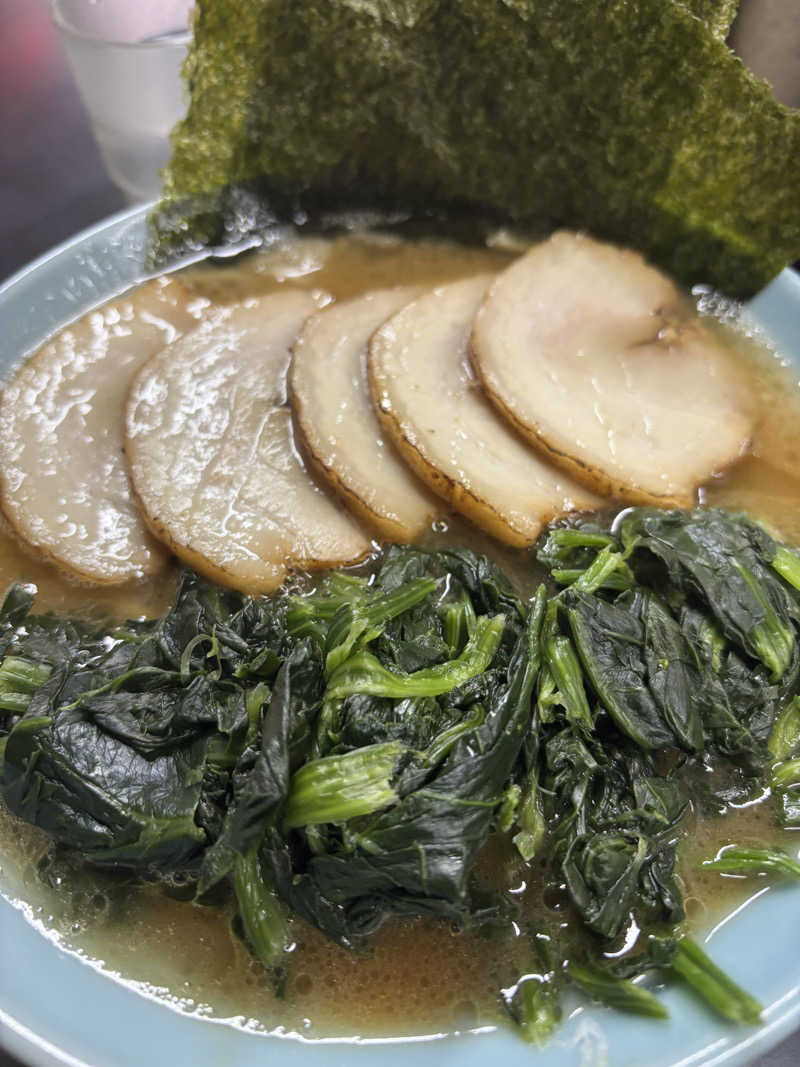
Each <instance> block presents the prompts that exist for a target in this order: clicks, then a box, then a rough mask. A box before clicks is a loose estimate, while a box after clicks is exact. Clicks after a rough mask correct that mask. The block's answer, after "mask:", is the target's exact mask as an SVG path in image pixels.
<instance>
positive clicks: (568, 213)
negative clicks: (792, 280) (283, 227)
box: [154, 0, 800, 296]
mask: <svg viewBox="0 0 800 1067" xmlns="http://www.w3.org/2000/svg"><path fill="white" fill-rule="evenodd" d="M734 8H735V4H734V3H732V2H730V0H722V2H714V0H683V2H681V0H594V2H592V3H587V2H586V0H200V2H199V4H198V6H197V11H196V16H195V35H194V45H193V48H192V51H191V53H190V56H189V59H188V61H187V66H186V76H187V79H188V85H189V89H190V105H189V110H188V113H187V115H186V118H185V119H184V121H183V122H182V123H180V124H179V125H178V127H177V128H176V130H175V131H174V134H173V155H172V159H171V161H170V163H169V166H168V167H167V170H166V172H165V185H164V192H165V200H164V201H163V202H162V204H161V205H160V208H159V210H158V211H157V212H156V213H155V215H154V235H155V242H154V248H155V249H156V251H157V252H159V251H160V252H161V253H162V254H164V253H166V252H174V251H175V250H176V249H179V248H180V247H181V246H182V245H185V244H187V243H190V242H196V243H210V244H219V243H224V242H225V241H228V240H233V241H236V240H239V239H241V238H242V237H243V236H245V235H246V234H247V233H248V232H252V231H254V230H257V229H258V228H259V227H260V226H262V225H263V224H264V221H265V220H269V219H270V218H271V217H272V215H271V214H270V212H271V211H274V212H275V213H277V214H278V215H286V214H291V212H292V211H293V210H297V209H298V208H302V209H303V210H306V211H308V210H310V209H311V208H317V207H323V208H324V207H328V208H333V207H335V208H343V207H348V206H349V207H364V206H367V205H373V206H374V205H381V206H383V207H385V208H391V209H397V208H402V209H404V210H408V211H409V212H410V213H412V214H414V213H418V214H419V213H425V212H431V211H435V210H438V209H442V210H443V211H444V212H445V213H447V212H456V213H458V212H460V213H461V214H462V216H463V215H464V214H465V213H466V214H467V215H468V216H472V217H474V218H484V219H485V218H489V219H492V220H496V221H503V222H512V223H514V224H516V225H517V226H518V227H519V228H520V229H522V230H523V231H525V232H528V233H530V234H532V235H536V234H542V233H546V232H548V231H550V230H551V229H553V228H554V227H557V226H567V227H571V228H576V229H586V230H588V231H590V232H592V233H594V234H595V235H596V236H598V237H601V238H607V239H611V240H615V241H618V242H620V243H623V244H626V245H630V246H633V247H636V248H638V249H639V250H640V251H642V252H643V253H645V254H646V255H647V256H648V257H649V258H650V259H651V260H653V261H654V262H656V263H657V264H659V265H660V266H662V267H663V268H665V269H666V270H668V271H669V272H671V273H672V274H674V275H675V276H677V277H678V278H679V279H681V280H682V281H683V282H685V283H687V284H692V283H695V282H705V283H711V284H713V285H715V286H716V287H718V288H720V289H721V290H723V291H724V292H727V293H729V294H730V295H735V296H747V295H749V294H751V293H752V292H754V291H756V290H757V289H759V288H761V287H762V286H763V285H764V284H765V283H766V282H768V281H769V280H770V279H771V278H772V277H773V276H774V275H775V274H777V273H778V272H779V271H780V270H781V268H782V267H783V266H785V264H786V263H787V262H790V261H791V260H793V259H795V258H796V257H797V256H798V255H800V196H798V193H797V178H796V165H797V160H798V159H800V112H798V111H792V110H790V109H787V108H785V107H783V106H782V105H781V104H779V103H778V102H777V101H776V100H775V98H774V96H773V94H772V92H771V90H770V89H769V87H768V86H767V85H766V83H764V82H762V81H759V80H758V79H756V78H755V77H754V76H753V75H751V74H750V73H749V72H748V71H747V70H746V69H745V67H744V66H743V65H742V63H741V62H740V61H739V60H738V59H737V58H736V57H735V56H734V55H733V54H732V53H731V51H730V50H729V49H728V47H727V45H726V44H725V42H724V40H723V36H722V35H723V34H724V32H725V30H726V28H727V26H728V23H729V22H730V20H731V18H732V14H733V11H734ZM264 205H268V208H269V210H266V209H265V207H264Z"/></svg>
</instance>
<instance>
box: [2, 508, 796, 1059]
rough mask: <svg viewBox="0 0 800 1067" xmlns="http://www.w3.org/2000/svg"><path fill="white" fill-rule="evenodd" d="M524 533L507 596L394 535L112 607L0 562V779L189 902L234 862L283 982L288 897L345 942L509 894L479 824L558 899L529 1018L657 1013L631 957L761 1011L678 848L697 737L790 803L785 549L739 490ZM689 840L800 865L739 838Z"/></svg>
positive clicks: (84, 845) (104, 860)
mask: <svg viewBox="0 0 800 1067" xmlns="http://www.w3.org/2000/svg"><path fill="white" fill-rule="evenodd" d="M536 556H537V559H538V565H539V566H541V567H542V568H543V572H542V577H543V579H544V581H543V583H542V584H541V585H540V586H539V589H538V591H537V593H536V595H535V596H534V597H533V598H532V599H531V601H530V602H529V603H527V604H526V603H523V602H522V601H520V600H519V598H517V597H516V596H515V595H514V592H513V591H512V589H511V587H510V585H509V583H508V582H507V580H506V579H505V577H504V576H503V575H502V573H501V572H500V571H499V570H498V569H497V567H495V566H494V565H493V564H492V563H491V562H490V561H489V560H487V559H485V558H483V557H480V556H477V555H474V554H473V553H471V552H467V551H439V552H424V551H421V550H417V549H413V548H397V547H395V548H391V549H390V550H389V551H388V552H387V553H386V554H385V556H384V558H383V560H382V561H381V563H380V565H379V566H378V567H377V569H375V571H374V573H372V574H370V575H369V576H360V575H354V574H342V573H335V574H331V575H330V576H328V578H326V579H325V580H324V581H323V582H322V583H321V584H320V585H319V586H318V587H316V588H311V589H306V590H303V591H301V592H296V593H295V594H294V595H285V594H281V595H278V596H276V597H273V598H249V597H244V596H241V595H239V594H237V593H232V592H230V591H227V590H222V589H220V588H218V587H216V586H214V585H212V584H211V583H209V582H206V581H204V580H202V579H200V578H199V577H197V576H196V575H194V574H191V573H189V572H186V573H184V574H183V575H182V577H181V579H180V582H179V585H178V589H177V592H176V596H175V600H174V603H173V605H172V607H171V609H170V610H169V611H168V612H167V614H166V615H165V616H164V617H163V618H162V619H159V620H154V621H149V622H127V623H124V624H121V625H120V624H115V625H109V624H107V623H103V622H102V621H98V620H89V619H63V618H59V617H56V616H50V615H37V614H35V613H34V610H33V608H34V591H33V590H32V589H30V588H28V587H22V586H18V587H15V588H14V589H12V590H11V592H10V593H9V594H8V596H7V597H6V600H5V602H4V604H3V607H2V609H0V642H1V643H0V650H1V651H2V657H3V658H2V661H0V787H1V788H2V795H3V799H4V802H5V804H6V805H7V806H8V807H9V808H10V810H11V811H12V812H14V813H15V814H17V815H19V816H20V817H22V818H23V819H26V820H27V821H29V822H31V823H34V824H35V825H37V826H40V827H42V828H43V829H45V830H47V831H48V832H49V833H50V834H51V835H52V837H53V838H54V840H55V841H56V842H57V844H58V846H59V848H60V849H62V851H66V852H70V851H71V854H73V855H75V856H81V857H82V858H83V860H84V861H85V862H87V863H89V864H91V865H95V866H102V867H106V868H115V869H121V870H126V871H128V872H129V876H130V877H133V878H136V877H141V878H147V879H151V878H152V877H153V875H154V874H160V875H166V876H169V877H174V876H180V877H181V878H183V879H186V878H188V880H189V883H190V885H191V886H192V887H193V890H194V893H195V897H196V899H197V900H198V901H200V902H207V903H208V902H211V901H213V900H214V899H216V898H217V896H218V895H219V892H220V888H221V887H224V886H228V887H229V889H230V892H231V894H232V898H233V900H234V901H235V904H236V908H237V911H238V915H239V920H240V928H241V931H242V932H243V935H244V937H245V938H246V940H247V942H248V944H249V945H250V947H251V949H252V951H253V952H254V954H255V955H256V956H257V957H258V958H259V959H260V960H261V962H262V963H263V964H264V966H265V967H267V968H270V969H271V971H272V972H273V974H274V975H275V977H276V980H277V979H278V978H279V977H280V976H281V974H282V971H283V968H282V960H283V959H285V958H286V957H285V954H284V949H285V947H286V945H287V942H288V940H289V927H288V925H287V924H288V921H289V919H290V917H291V916H292V915H299V916H302V917H303V918H304V919H306V920H307V921H308V922H310V923H311V924H312V925H314V926H316V927H317V928H318V929H320V930H321V931H322V932H323V933H325V934H326V935H327V936H328V937H330V938H332V939H334V940H335V941H337V942H339V943H340V944H343V945H346V946H355V945H358V944H359V943H361V942H362V940H363V939H364V937H365V936H367V935H369V934H370V933H372V932H373V931H374V930H376V929H377V928H378V927H379V926H380V925H381V924H382V923H384V922H386V921H387V920H389V919H392V918H402V917H406V916H413V915H428V916H434V917H437V918H439V919H444V920H446V921H447V922H450V923H454V924H457V925H458V926H459V927H461V928H463V927H478V926H484V927H486V928H487V929H489V928H490V927H491V926H492V924H501V923H507V922H508V921H509V920H510V917H511V912H512V911H513V906H514V905H513V902H512V901H511V898H510V897H508V896H505V895H503V894H501V893H497V892H494V891H492V892H490V891H489V890H487V889H486V887H485V884H484V883H483V881H482V879H481V876H480V873H479V869H478V868H479V865H478V864H477V863H476V860H477V859H478V857H479V854H480V853H481V852H482V850H483V849H484V848H485V847H487V843H489V842H490V839H491V838H492V837H493V835H494V838H495V839H496V840H499V839H505V840H508V841H509V842H510V843H509V846H508V847H509V849H511V852H512V854H513V855H515V856H516V857H517V858H516V860H515V861H513V862H515V863H517V864H522V865H523V867H524V868H526V869H528V868H530V869H531V870H532V869H533V868H534V867H536V868H537V869H539V870H545V871H546V876H545V883H546V885H547V886H550V887H551V888H552V887H557V888H558V892H560V893H562V894H563V896H564V899H565V902H566V903H568V905H569V909H570V916H572V918H571V920H570V923H568V924H567V926H568V927H569V929H568V931H567V932H566V933H564V932H563V931H562V930H561V929H560V928H559V929H558V930H555V929H548V923H547V921H546V909H545V910H543V911H541V913H540V912H537V913H536V914H535V915H534V916H533V919H529V920H528V923H529V924H530V922H534V923H535V930H536V932H535V934H534V935H532V936H531V935H529V940H526V939H525V938H522V939H521V940H520V943H519V946H518V951H517V956H518V959H517V958H516V957H515V959H514V960H512V961H510V962H509V966H511V967H513V966H515V965H517V964H518V965H519V967H520V972H519V973H520V977H519V979H518V980H517V981H515V982H513V983H512V984H510V985H508V986H507V988H506V989H505V990H504V991H503V993H502V998H501V999H502V1002H503V1003H504V1004H505V1006H506V1007H507V1009H508V1012H509V1014H510V1016H511V1018H513V1019H514V1020H515V1021H516V1023H517V1024H518V1026H519V1028H520V1031H521V1032H522V1033H523V1034H524V1035H525V1036H527V1037H528V1038H530V1039H531V1040H534V1041H542V1040H544V1039H545V1038H546V1036H547V1035H548V1034H549V1033H550V1032H551V1030H552V1029H553V1027H554V1026H555V1025H556V1023H557V1021H558V1019H559V1017H560V997H561V992H562V990H563V989H564V988H566V987H567V986H568V985H569V984H573V985H575V986H577V987H579V988H580V989H582V990H583V991H585V992H586V993H588V994H589V995H590V996H593V997H596V998H598V999H601V1000H603V1001H604V1002H606V1003H609V1004H613V1005H615V1006H616V1007H619V1008H622V1009H623V1010H628V1011H634V1012H639V1013H642V1014H647V1015H652V1016H662V1015H663V1014H664V1009H663V1007H662V1005H661V1002H660V1001H658V1000H657V999H656V998H655V997H654V996H653V994H652V993H650V992H649V991H648V990H647V989H646V988H644V987H642V986H641V985H639V984H638V983H637V982H632V981H631V979H636V978H637V976H639V975H641V974H644V973H645V972H646V971H648V970H650V969H653V968H656V969H659V970H660V971H661V972H662V973H674V974H677V975H680V976H682V978H683V979H685V980H686V981H687V982H689V983H690V985H692V986H693V988H694V989H695V990H696V991H699V992H700V993H701V994H702V995H703V996H704V997H705V998H706V999H707V1000H708V1002H709V1003H710V1004H711V1005H712V1006H713V1007H715V1008H716V1009H717V1010H719V1011H721V1012H722V1013H723V1014H725V1015H726V1016H727V1017H728V1018H732V1019H737V1020H739V1021H745V1022H754V1021H756V1020H757V1018H758V1012H759V1008H758V1005H756V1004H755V1002H754V1001H753V1000H752V998H750V997H748V995H747V994H745V993H743V992H742V991H741V990H739V989H738V987H736V986H735V985H733V983H731V982H730V980H728V979H727V978H726V977H725V976H724V975H722V974H721V972H719V971H718V970H717V969H716V968H715V967H714V965H713V964H712V963H711V961H710V960H708V959H707V957H705V956H704V955H703V954H702V953H701V952H700V950H699V949H698V948H697V946H695V945H694V944H693V943H692V942H690V941H688V940H687V939H686V937H685V935H684V934H683V925H682V924H683V915H684V912H683V901H682V893H681V882H680V879H679V877H678V874H677V871H676V863H677V850H678V846H679V842H680V840H681V836H682V832H683V831H682V824H683V821H684V818H685V816H686V813H687V812H688V810H689V807H690V805H691V804H694V806H695V807H696V808H698V809H700V810H711V811H714V812H717V813H719V812H724V810H725V807H726V805H727V803H728V800H729V799H730V798H729V797H728V796H727V794H726V795H723V794H721V793H719V792H717V793H714V794H712V793H710V792H709V790H708V787H707V786H705V785H704V784H703V779H704V777H707V776H706V769H707V767H708V766H709V761H712V762H713V761H716V762H714V766H718V765H727V766H729V767H730V768H731V769H732V770H731V773H732V774H733V775H734V777H735V779H736V782H735V784H736V789H737V790H738V791H739V793H738V794H737V796H739V795H740V794H741V795H747V790H748V789H753V788H761V789H763V787H764V786H765V785H767V784H769V785H770V786H771V789H772V794H773V796H774V797H775V803H776V810H777V817H778V821H779V822H781V823H782V824H784V825H797V824H798V822H800V814H799V813H800V786H798V782H800V770H798V768H800V710H799V709H800V695H798V693H797V690H798V673H799V668H798V660H799V659H800V655H799V653H798V629H800V600H798V592H797V585H798V582H797V581H796V578H797V571H798V567H797V566H796V560H797V557H796V556H795V555H794V552H793V551H792V550H790V549H789V548H788V547H787V546H783V545H780V544H778V543H777V542H775V541H774V539H773V538H772V537H770V536H769V535H768V534H767V533H766V532H765V531H764V530H763V529H762V528H761V527H760V526H758V525H757V524H756V523H753V522H752V521H750V520H748V519H746V518H744V517H740V516H733V515H728V514H726V513H724V512H720V511H710V510H697V511H693V512H679V511H669V512H659V511H655V510H654V509H650V508H637V509H632V510H629V511H627V512H626V513H624V516H623V517H622V520H621V521H620V522H619V523H618V524H613V525H612V527H611V528H606V527H600V526H599V525H597V524H596V523H595V524H590V523H578V524H576V525H570V524H563V523H562V524H556V525H554V526H553V527H552V528H551V529H550V530H549V531H548V533H547V535H546V537H545V538H544V539H543V541H542V543H541V545H540V546H539V549H538V552H537V553H536ZM536 565H537V564H534V563H533V562H532V566H536ZM548 589H550V590H551V591H550V592H548ZM748 783H751V784H750V785H748ZM512 842H513V844H511V843H512ZM508 862H509V863H510V862H512V861H510V860H509V861H508ZM709 866H710V867H711V868H713V869H719V870H721V871H734V872H741V871H757V872H758V873H765V872H769V871H774V872H777V873H782V874H791V875H793V876H796V875H797V871H798V869H799V868H798V865H797V864H796V862H795V861H794V860H792V859H791V858H789V857H787V856H785V855H783V854H781V853H776V852H774V851H768V850H763V849H755V850H754V849H741V848H733V847H730V848H726V849H725V850H723V851H722V852H721V854H720V855H719V856H718V857H717V859H716V860H714V861H713V862H711V863H710V864H709ZM576 923H577V926H576V925H575V924H576ZM528 928H530V925H529V926H528ZM631 929H639V930H641V931H643V933H642V934H641V935H640V938H639V945H638V947H637V948H636V949H635V950H634V951H630V952H627V953H623V955H622V956H621V957H619V958H617V959H616V960H615V962H614V963H613V964H609V963H608V960H607V958H606V957H605V955H604V952H605V951H606V949H608V947H609V945H611V944H618V943H619V942H618V940H617V939H619V938H620V937H621V936H622V935H623V934H624V933H625V932H626V931H629V930H631ZM576 930H580V931H583V935H582V937H581V938H578V937H577V934H576V932H575V931H576Z"/></svg>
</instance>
